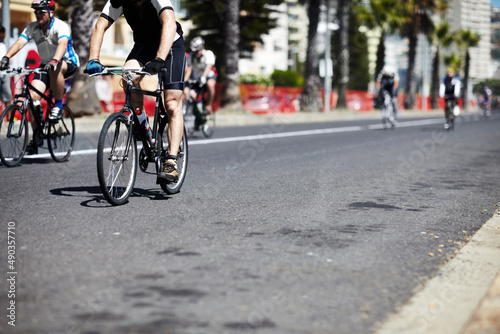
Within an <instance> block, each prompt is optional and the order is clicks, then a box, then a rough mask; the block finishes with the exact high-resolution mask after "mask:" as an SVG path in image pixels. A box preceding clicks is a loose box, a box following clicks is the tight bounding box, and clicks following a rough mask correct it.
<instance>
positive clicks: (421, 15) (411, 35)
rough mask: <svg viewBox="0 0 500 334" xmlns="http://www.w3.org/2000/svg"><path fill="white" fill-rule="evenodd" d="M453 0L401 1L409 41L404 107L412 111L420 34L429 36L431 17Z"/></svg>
mask: <svg viewBox="0 0 500 334" xmlns="http://www.w3.org/2000/svg"><path fill="white" fill-rule="evenodd" d="M450 1H451V0H410V1H404V0H402V1H401V3H400V4H401V7H400V8H401V10H402V13H404V14H405V16H406V18H407V23H406V27H405V31H404V34H405V35H406V36H407V37H408V40H409V50H408V73H407V77H406V97H405V101H404V106H405V108H406V109H411V108H413V106H414V105H415V93H416V83H415V60H416V53H417V40H418V34H419V33H424V34H426V35H428V36H429V34H430V33H431V32H432V29H433V26H434V25H433V24H432V20H431V18H430V16H431V15H432V13H435V12H443V11H444V10H446V9H447V8H448V7H449V3H450Z"/></svg>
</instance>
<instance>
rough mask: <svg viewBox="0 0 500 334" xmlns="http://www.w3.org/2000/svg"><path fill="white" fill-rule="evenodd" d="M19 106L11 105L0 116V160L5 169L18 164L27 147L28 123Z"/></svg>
mask: <svg viewBox="0 0 500 334" xmlns="http://www.w3.org/2000/svg"><path fill="white" fill-rule="evenodd" d="M23 114H24V111H23V110H22V108H21V107H20V106H19V105H16V104H12V105H10V106H9V107H8V108H6V109H5V110H4V111H3V113H2V115H1V116H0V159H1V160H2V163H3V164H4V165H5V166H7V167H15V166H17V165H18V164H19V162H20V161H21V159H22V158H23V156H24V153H25V152H26V146H27V145H28V121H27V119H26V117H23V116H25V115H23Z"/></svg>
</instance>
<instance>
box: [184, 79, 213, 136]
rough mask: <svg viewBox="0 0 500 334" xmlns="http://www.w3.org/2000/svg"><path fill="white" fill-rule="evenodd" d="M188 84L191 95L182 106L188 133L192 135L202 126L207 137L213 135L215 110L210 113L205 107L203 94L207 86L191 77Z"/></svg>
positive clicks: (202, 130)
mask: <svg viewBox="0 0 500 334" xmlns="http://www.w3.org/2000/svg"><path fill="white" fill-rule="evenodd" d="M186 86H187V87H189V96H188V97H187V99H186V101H185V103H184V104H183V106H182V114H183V116H184V122H185V124H186V132H187V135H188V137H192V136H193V134H194V131H196V130H199V129H200V128H201V132H203V135H204V136H205V137H206V138H208V137H211V136H212V135H213V134H214V131H215V112H210V113H208V112H205V110H204V108H203V103H204V100H203V96H204V94H205V91H206V88H207V86H206V85H201V84H200V82H199V80H194V79H189V80H188V81H187V82H186Z"/></svg>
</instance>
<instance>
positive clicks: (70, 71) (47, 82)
mask: <svg viewBox="0 0 500 334" xmlns="http://www.w3.org/2000/svg"><path fill="white" fill-rule="evenodd" d="M62 61H65V62H66V64H67V65H68V67H67V69H66V73H64V79H67V78H69V77H70V76H72V75H73V74H75V72H76V70H77V69H78V66H76V65H75V64H73V62H72V61H71V60H69V59H63V60H62ZM44 67H45V64H44V65H40V68H44ZM33 80H40V81H42V82H43V83H44V84H45V86H47V88H49V87H50V78H49V75H48V74H47V72H42V73H35V75H34V76H33Z"/></svg>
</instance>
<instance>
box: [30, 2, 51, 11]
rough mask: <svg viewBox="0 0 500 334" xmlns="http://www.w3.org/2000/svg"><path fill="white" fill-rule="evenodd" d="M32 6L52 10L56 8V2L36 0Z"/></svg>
mask: <svg viewBox="0 0 500 334" xmlns="http://www.w3.org/2000/svg"><path fill="white" fill-rule="evenodd" d="M31 8H33V9H35V10H37V9H38V10H51V11H54V10H55V9H56V2H55V1H54V0H34V1H33V3H32V4H31Z"/></svg>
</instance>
